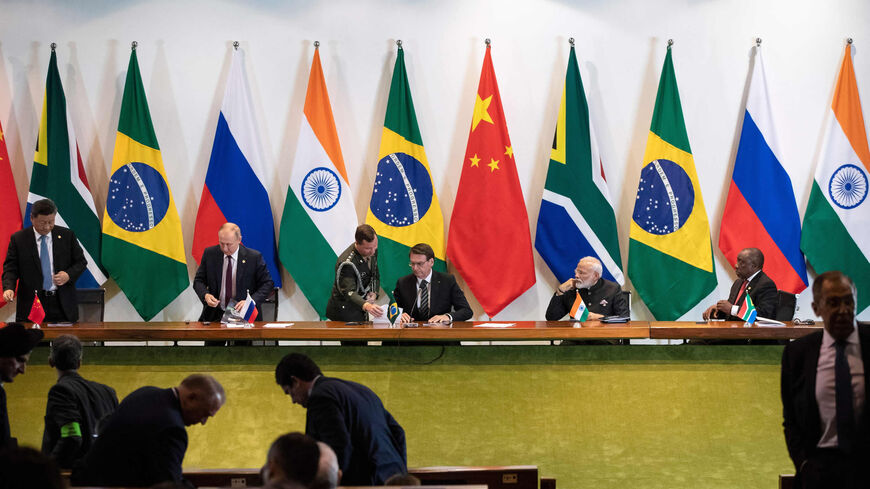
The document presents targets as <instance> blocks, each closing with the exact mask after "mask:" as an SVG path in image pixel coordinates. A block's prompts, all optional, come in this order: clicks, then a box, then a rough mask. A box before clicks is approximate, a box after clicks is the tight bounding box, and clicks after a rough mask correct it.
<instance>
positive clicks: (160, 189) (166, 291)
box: [102, 48, 190, 321]
mask: <svg viewBox="0 0 870 489" xmlns="http://www.w3.org/2000/svg"><path fill="white" fill-rule="evenodd" d="M102 260H103V266H104V267H105V268H106V270H107V271H108V272H109V276H110V277H111V278H112V279H114V280H115V282H116V283H117V284H118V286H119V287H120V288H121V290H123V291H124V294H125V295H126V296H127V298H128V299H129V300H130V303H131V304H133V307H134V308H135V309H136V311H137V312H138V313H139V315H140V316H142V318H143V319H144V320H146V321H150V320H151V319H152V318H153V317H154V316H155V315H157V313H159V312H160V311H161V310H163V308H165V307H166V306H167V305H168V304H169V303H170V302H172V300H173V299H175V298H176V297H177V296H178V294H180V293H181V292H182V291H184V289H186V288H187V286H188V284H189V283H190V279H189V278H188V275H187V263H186V259H185V255H184V242H183V238H182V235H181V220H180V219H179V218H178V211H176V208H175V201H174V200H173V198H172V192H171V191H170V190H169V183H168V181H167V179H166V173H165V172H164V170H163V159H162V157H161V155H160V146H159V145H158V144H157V136H156V135H155V133H154V126H153V125H152V124H151V114H150V111H149V110H148V101H147V99H146V98H145V89H144V88H143V85H142V77H141V76H140V74H139V63H138V61H137V58H136V51H135V48H134V50H133V52H132V53H131V54H130V64H129V66H128V68H127V81H126V83H125V85H124V96H123V99H122V101H121V116H120V120H119V121H118V134H117V135H116V137H115V152H114V155H113V156H112V173H111V176H110V178H109V192H108V197H107V199H106V210H105V213H104V215H103V249H102Z"/></svg>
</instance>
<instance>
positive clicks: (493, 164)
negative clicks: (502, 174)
mask: <svg viewBox="0 0 870 489" xmlns="http://www.w3.org/2000/svg"><path fill="white" fill-rule="evenodd" d="M486 166H488V167H489V172H490V173H492V172H494V171H496V170H501V168H499V167H498V160H496V159H494V158H490V159H489V164H488V165H486Z"/></svg>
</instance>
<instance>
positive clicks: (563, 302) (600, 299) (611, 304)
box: [546, 278, 631, 321]
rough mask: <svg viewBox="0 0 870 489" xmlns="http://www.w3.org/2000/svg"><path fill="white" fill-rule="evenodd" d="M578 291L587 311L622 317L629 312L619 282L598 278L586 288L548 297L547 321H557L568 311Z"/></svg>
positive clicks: (626, 315)
mask: <svg viewBox="0 0 870 489" xmlns="http://www.w3.org/2000/svg"><path fill="white" fill-rule="evenodd" d="M578 292H579V293H580V297H582V298H583V302H584V303H585V304H586V307H587V308H588V309H589V312H594V313H596V314H601V315H604V316H624V317H628V316H629V314H631V310H630V308H629V305H628V300H627V298H626V297H625V295H624V294H623V293H622V288H621V287H620V286H619V284H618V283H616V282H611V281H610V280H605V279H603V278H599V279H598V282H597V283H595V285H593V286H592V287H589V288H588V289H579V291H578V290H577V289H574V290H569V291H568V292H565V293H564V294H562V295H555V294H553V297H551V298H550V304H549V305H548V306H547V312H546V318H547V321H558V320H560V319H562V318H563V317H565V316H566V315H567V314H568V313H570V312H571V307H572V306H573V305H574V301H575V300H576V299H577V293H578Z"/></svg>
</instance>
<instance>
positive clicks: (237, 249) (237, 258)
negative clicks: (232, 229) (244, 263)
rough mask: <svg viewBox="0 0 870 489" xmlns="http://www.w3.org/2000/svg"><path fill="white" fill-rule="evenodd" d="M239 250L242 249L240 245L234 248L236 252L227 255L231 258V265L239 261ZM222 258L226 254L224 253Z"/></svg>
mask: <svg viewBox="0 0 870 489" xmlns="http://www.w3.org/2000/svg"><path fill="white" fill-rule="evenodd" d="M240 249H242V245H239V247H238V248H236V251H235V252H234V253H233V254H232V255H229V256H231V257H233V263H236V262H237V261H239V250H240ZM224 256H227V254H226V253H224Z"/></svg>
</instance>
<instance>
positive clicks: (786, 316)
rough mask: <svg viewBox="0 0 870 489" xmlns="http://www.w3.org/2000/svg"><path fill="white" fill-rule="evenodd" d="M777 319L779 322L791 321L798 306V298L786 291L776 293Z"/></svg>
mask: <svg viewBox="0 0 870 489" xmlns="http://www.w3.org/2000/svg"><path fill="white" fill-rule="evenodd" d="M776 296H777V297H776V299H777V300H776V317H775V318H773V319H776V320H777V321H791V320H792V319H793V318H794V311H795V307H796V305H797V297H795V295H794V294H792V293H790V292H786V291H784V290H777V291H776Z"/></svg>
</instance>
